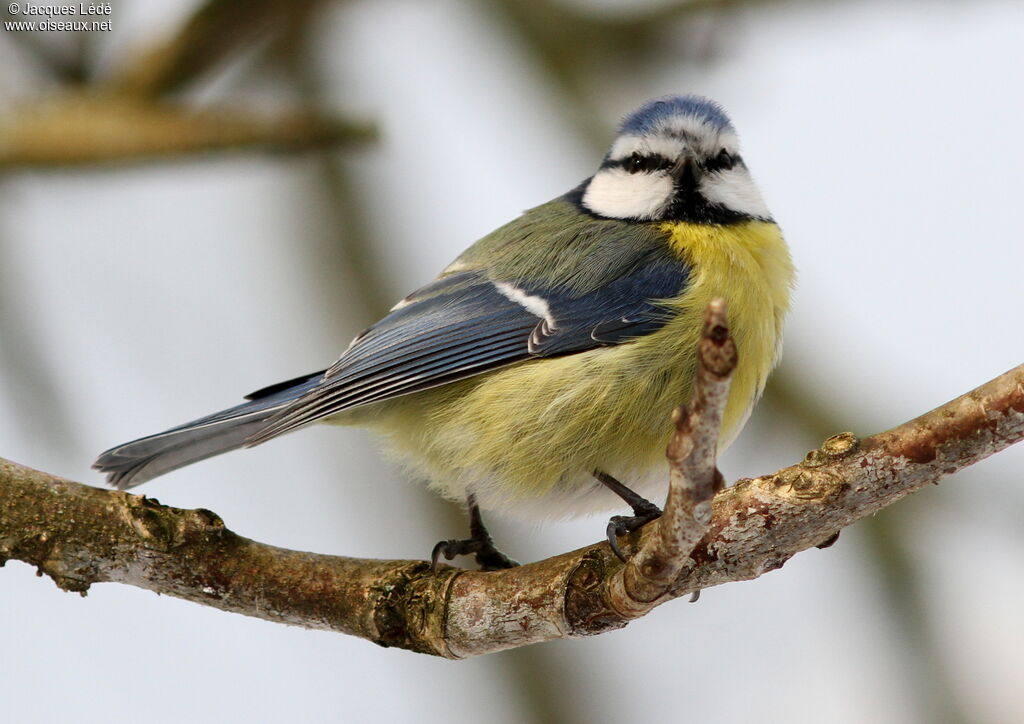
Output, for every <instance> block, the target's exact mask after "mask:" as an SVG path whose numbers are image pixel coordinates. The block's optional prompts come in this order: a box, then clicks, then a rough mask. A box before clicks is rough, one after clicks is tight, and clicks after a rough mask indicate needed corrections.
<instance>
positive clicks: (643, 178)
mask: <svg viewBox="0 0 1024 724" xmlns="http://www.w3.org/2000/svg"><path fill="white" fill-rule="evenodd" d="M671 199H672V179H671V178H669V176H668V174H665V173H656V174H649V173H628V172H626V171H625V170H624V169H621V168H606V169H602V170H600V171H598V172H597V173H596V174H594V178H592V179H591V180H590V183H589V184H588V185H587V190H586V192H584V194H583V205H584V206H586V207H587V208H588V209H590V210H591V211H593V212H594V213H595V214H597V215H599V216H606V217H608V218H611V219H654V218H656V217H658V216H660V215H661V213H662V212H663V211H664V210H665V207H666V206H668V203H669V201H671Z"/></svg>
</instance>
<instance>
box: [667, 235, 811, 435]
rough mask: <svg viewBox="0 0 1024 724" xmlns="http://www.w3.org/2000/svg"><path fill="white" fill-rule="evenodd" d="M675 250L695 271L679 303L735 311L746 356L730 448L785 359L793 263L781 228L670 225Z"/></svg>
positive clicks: (731, 410)
mask: <svg viewBox="0 0 1024 724" xmlns="http://www.w3.org/2000/svg"><path fill="white" fill-rule="evenodd" d="M661 229H662V230H663V231H665V232H666V233H668V234H669V235H670V243H671V244H672V247H673V250H674V251H675V252H676V253H677V254H679V256H680V257H682V258H683V259H684V260H685V261H686V262H687V263H688V264H689V265H690V267H691V268H692V269H693V272H692V277H691V279H690V285H689V286H688V288H687V290H686V293H685V294H684V295H683V296H682V297H680V298H679V299H678V300H676V301H675V302H674V304H675V305H678V306H679V307H681V308H683V309H684V310H685V311H686V312H687V314H684V315H681V318H687V317H690V316H691V315H693V314H700V313H701V310H703V309H704V307H706V306H707V304H708V302H709V301H711V299H713V298H714V297H723V298H724V299H725V301H726V304H727V305H728V311H729V326H730V328H731V330H732V333H733V336H734V338H735V340H736V345H737V348H738V350H739V366H738V367H737V369H736V372H735V373H734V375H733V380H732V388H731V392H730V396H729V405H728V407H727V408H726V413H725V419H724V421H723V438H724V439H723V440H722V446H723V447H724V446H725V445H727V444H728V443H729V442H731V440H732V438H733V437H734V436H735V434H736V433H738V432H739V428H741V427H742V425H743V422H744V421H745V420H746V418H747V416H748V415H749V414H750V409H751V407H752V406H753V403H754V402H755V401H756V400H757V398H758V396H759V395H760V394H761V391H762V390H763V389H764V384H765V381H766V380H767V377H768V373H769V372H771V370H772V368H773V367H774V366H775V363H776V362H777V361H778V358H779V354H780V352H781V345H782V325H783V319H784V317H785V315H786V311H787V310H788V308H789V294H790V289H791V288H792V286H793V282H794V270H793V262H792V260H791V259H790V256H789V248H788V247H787V246H786V242H785V240H784V239H783V238H782V232H781V231H780V230H779V227H778V226H777V225H776V224H774V223H772V222H766V221H750V222H746V223H741V224H734V225H730V226H707V225H700V224H688V223H682V222H676V223H666V224H663V225H662V226H661Z"/></svg>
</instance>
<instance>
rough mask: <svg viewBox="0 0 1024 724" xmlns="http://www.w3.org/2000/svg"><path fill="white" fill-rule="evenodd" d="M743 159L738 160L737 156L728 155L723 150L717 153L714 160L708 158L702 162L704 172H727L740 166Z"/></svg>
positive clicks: (733, 154)
mask: <svg viewBox="0 0 1024 724" xmlns="http://www.w3.org/2000/svg"><path fill="white" fill-rule="evenodd" d="M742 165H743V159H742V158H740V156H739V154H735V153H729V152H728V151H726V150H725V149H724V148H723V149H722V150H721V151H719V152H718V155H717V156H715V157H714V158H709V159H708V160H707V161H705V162H704V170H705V171H728V170H729V169H731V168H735V167H736V166H742Z"/></svg>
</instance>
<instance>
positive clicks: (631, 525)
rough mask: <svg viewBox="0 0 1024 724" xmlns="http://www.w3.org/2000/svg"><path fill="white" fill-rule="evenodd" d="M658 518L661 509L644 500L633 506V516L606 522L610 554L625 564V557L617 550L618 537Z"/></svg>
mask: <svg viewBox="0 0 1024 724" xmlns="http://www.w3.org/2000/svg"><path fill="white" fill-rule="evenodd" d="M659 517H661V508H659V507H658V506H657V505H655V504H654V503H652V502H650V501H649V500H644V501H643V503H641V504H638V505H635V506H633V515H614V516H612V518H611V520H609V521H608V545H610V546H611V547H612V553H614V554H615V555H616V556H618V559H619V560H620V561H622V562H623V563H625V562H626V556H625V554H624V553H623V552H622V549H621V548H619V536H620V535H627V534H628V533H632V532H633V531H636V530H640V529H641V528H642V527H644V526H645V525H646V524H647V523H650V522H651V521H652V520H654V519H655V518H659Z"/></svg>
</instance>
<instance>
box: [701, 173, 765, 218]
mask: <svg viewBox="0 0 1024 724" xmlns="http://www.w3.org/2000/svg"><path fill="white" fill-rule="evenodd" d="M700 193H701V195H702V196H703V197H704V198H705V199H707V200H708V201H710V202H711V203H713V204H721V205H722V206H724V207H726V208H727V209H732V210H733V211H738V212H740V213H741V214H746V215H748V216H757V217H760V218H762V219H770V218H771V217H772V215H771V213H770V212H769V211H768V207H767V206H765V203H764V199H762V198H761V193H760V192H759V191H758V190H757V187H756V186H755V185H754V180H753V179H752V178H750V173H749V172H748V171H747V170H746V169H745V168H742V167H737V168H733V169H730V170H728V171H719V172H717V173H712V174H709V175H708V176H706V177H704V178H703V179H702V180H701V184H700Z"/></svg>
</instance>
